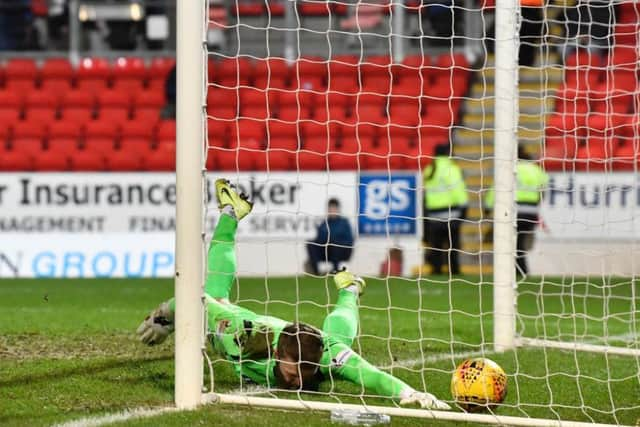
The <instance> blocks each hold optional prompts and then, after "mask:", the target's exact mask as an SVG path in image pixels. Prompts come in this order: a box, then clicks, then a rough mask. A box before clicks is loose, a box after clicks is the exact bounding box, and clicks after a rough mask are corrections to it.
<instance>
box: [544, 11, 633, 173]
mask: <svg viewBox="0 0 640 427" xmlns="http://www.w3.org/2000/svg"><path fill="white" fill-rule="evenodd" d="M639 30H640V25H639V24H638V22H637V16H636V12H635V9H634V8H633V5H632V6H631V7H629V6H628V5H625V6H624V7H621V8H620V23H619V24H618V25H616V26H615V29H614V34H613V37H614V40H615V41H616V44H617V46H615V45H614V47H613V48H612V49H611V50H610V52H608V53H607V54H606V55H604V56H601V55H600V54H598V53H597V52H595V53H594V52H589V51H586V50H582V49H579V50H576V51H575V52H572V53H571V54H569V55H568V57H567V58H565V76H564V81H563V83H562V85H561V87H560V88H559V89H558V91H557V92H556V97H555V109H554V112H553V113H552V114H551V115H550V116H549V117H548V119H547V126H546V129H545V153H544V157H545V160H544V162H545V167H546V168H547V169H548V170H578V171H590V170H592V171H598V170H604V169H606V170H633V169H634V168H637V167H638V166H640V159H638V158H636V155H635V154H634V153H637V145H638V142H639V141H640V139H639V137H640V133H639V132H638V130H639V129H640V128H639V126H638V124H639V121H638V117H637V112H638V110H637V105H638V99H637V88H638V85H639V83H640V81H639V79H638V71H637V64H638V60H639V56H638V49H637V48H638V46H640V40H639V36H638V34H639Z"/></svg>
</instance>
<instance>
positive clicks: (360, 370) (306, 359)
mask: <svg viewBox="0 0 640 427" xmlns="http://www.w3.org/2000/svg"><path fill="white" fill-rule="evenodd" d="M215 186H216V195H217V198H218V205H219V208H220V209H221V213H222V214H221V216H220V219H219V221H218V224H217V226H216V229H215V232H214V234H213V238H212V240H211V246H210V247H209V254H208V274H207V279H206V285H205V292H206V302H207V316H208V321H209V322H208V324H209V328H210V333H211V336H212V344H213V346H214V348H215V349H217V351H219V352H220V353H221V355H223V356H224V357H225V358H226V359H227V360H229V361H231V362H233V364H234V368H235V370H236V373H237V374H238V375H239V376H242V377H245V378H249V379H250V380H252V381H254V382H256V383H258V384H263V385H266V386H267V387H279V388H283V389H290V390H291V389H293V390H317V388H318V385H319V383H320V382H321V381H323V380H325V379H332V378H341V379H345V380H348V381H351V382H353V383H355V384H359V385H360V386H362V387H364V388H365V389H366V390H367V391H368V392H369V393H372V394H375V395H378V396H387V397H391V398H394V399H397V400H399V401H400V404H402V405H407V404H418V405H420V406H421V407H422V408H428V409H450V407H449V405H447V404H446V403H444V402H442V401H440V400H438V399H437V398H436V397H435V396H433V395H432V394H430V393H423V392H419V391H416V390H414V389H413V388H412V387H411V386H409V385H407V384H406V383H404V382H403V381H401V380H400V379H398V378H396V377H394V376H392V375H390V374H388V373H386V372H383V371H381V370H379V369H378V368H376V367H375V366H373V365H371V364H370V363H368V362H367V361H366V360H364V359H363V358H362V357H361V356H360V355H359V354H357V353H355V352H354V351H353V350H352V349H351V344H352V343H353V339H354V338H355V335H356V333H357V330H358V297H359V296H360V295H361V294H362V291H363V290H364V288H365V286H366V284H365V281H364V280H363V279H362V278H360V277H358V276H355V275H353V274H352V273H350V272H348V271H341V272H339V273H337V274H336V275H335V277H334V281H335V284H336V287H337V288H338V291H339V293H338V301H337V303H336V307H335V309H334V310H333V311H332V312H331V313H330V314H329V315H328V316H327V317H326V319H325V320H324V324H323V327H322V331H319V330H317V329H316V328H314V327H312V326H309V325H306V324H304V323H289V322H286V321H284V320H281V319H278V318H276V317H271V316H261V315H258V314H256V313H254V312H252V311H250V310H247V309H245V308H242V307H239V306H237V305H235V304H231V303H230V302H229V292H230V290H231V285H232V283H233V280H234V276H235V272H236V255H235V248H234V241H235V234H236V229H237V227H238V221H239V220H241V219H242V218H244V217H245V216H247V215H248V214H249V213H250V212H251V209H252V207H253V205H252V204H251V202H249V201H248V200H247V199H246V197H245V196H244V195H238V194H237V193H236V191H235V190H234V189H233V188H231V186H230V185H229V183H228V181H225V180H222V179H219V180H217V181H216V184H215ZM174 311H175V303H174V301H173V300H169V301H167V302H165V303H162V304H161V305H160V306H159V307H158V308H157V309H155V310H154V311H153V312H152V313H151V314H150V315H149V316H148V317H147V318H146V319H145V320H144V321H143V322H142V324H141V325H140V327H139V328H138V330H137V333H138V335H139V336H140V340H141V341H142V342H143V343H145V344H147V345H155V344H160V343H162V342H163V341H164V340H165V339H166V338H167V337H168V336H169V334H170V333H171V332H172V331H173V318H174Z"/></svg>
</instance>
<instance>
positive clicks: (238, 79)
mask: <svg viewBox="0 0 640 427" xmlns="http://www.w3.org/2000/svg"><path fill="white" fill-rule="evenodd" d="M217 77H218V82H219V84H220V85H221V86H225V87H231V88H235V87H238V86H248V85H249V82H250V81H251V79H252V77H253V66H252V64H251V61H249V59H247V58H246V57H235V58H224V59H223V60H221V61H220V62H219V63H218V66H217Z"/></svg>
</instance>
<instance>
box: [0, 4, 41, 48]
mask: <svg viewBox="0 0 640 427" xmlns="http://www.w3.org/2000/svg"><path fill="white" fill-rule="evenodd" d="M32 21H33V15H32V13H31V0H12V1H10V2H0V50H24V49H28V48H35V47H36V46H34V45H33V43H31V38H30V36H32V35H33V34H32V32H33V31H32V25H31V24H32Z"/></svg>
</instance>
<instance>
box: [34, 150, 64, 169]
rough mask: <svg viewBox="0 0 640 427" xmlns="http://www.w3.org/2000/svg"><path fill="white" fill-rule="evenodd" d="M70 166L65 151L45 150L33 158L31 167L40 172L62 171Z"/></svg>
mask: <svg viewBox="0 0 640 427" xmlns="http://www.w3.org/2000/svg"><path fill="white" fill-rule="evenodd" d="M69 166H70V162H69V156H68V155H67V154H66V153H60V152H47V153H46V154H45V153H42V154H41V155H39V156H35V157H34V159H33V168H34V169H35V170H36V171H42V172H64V171H68V170H69Z"/></svg>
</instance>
